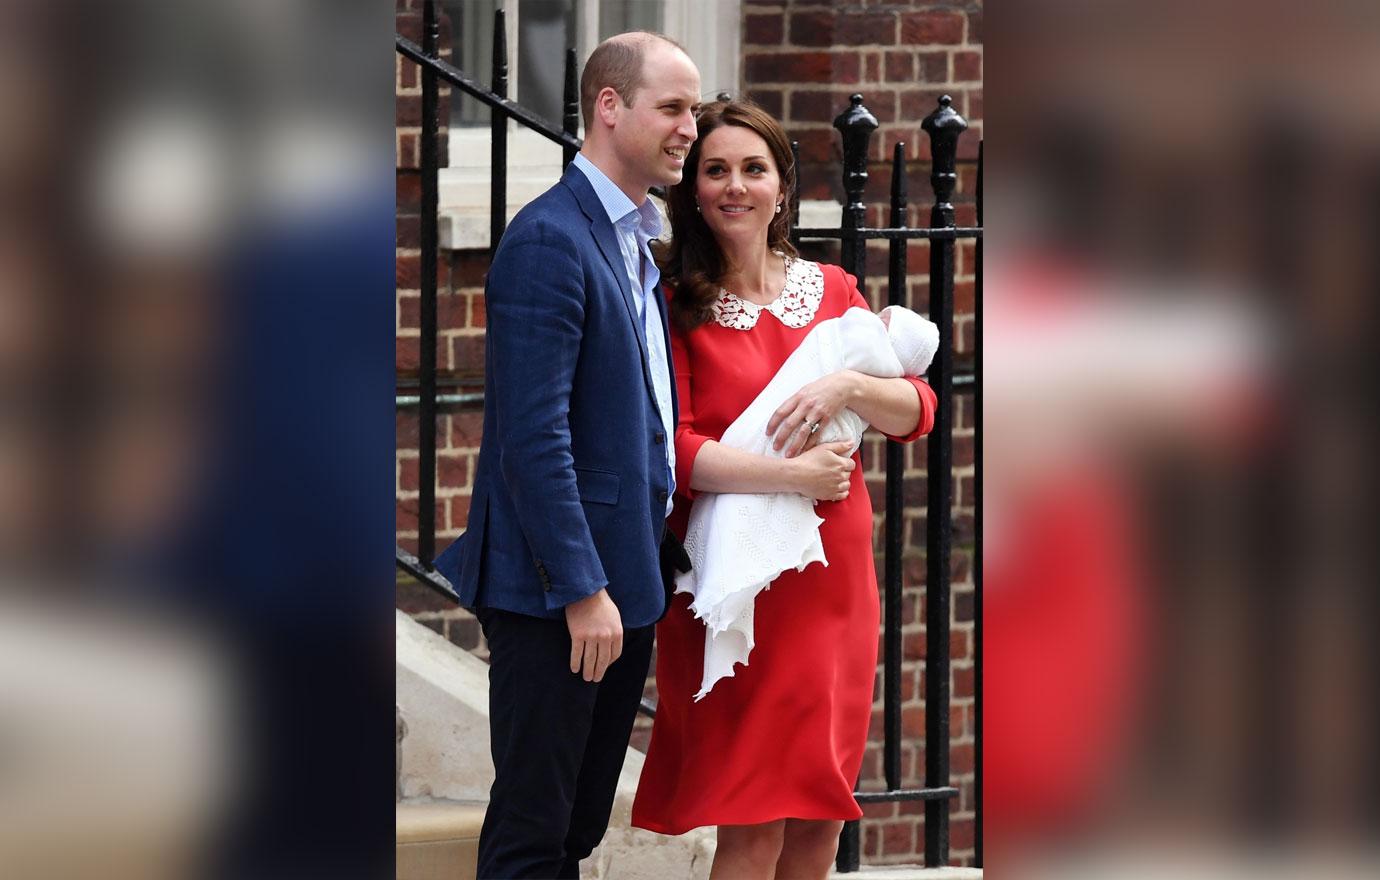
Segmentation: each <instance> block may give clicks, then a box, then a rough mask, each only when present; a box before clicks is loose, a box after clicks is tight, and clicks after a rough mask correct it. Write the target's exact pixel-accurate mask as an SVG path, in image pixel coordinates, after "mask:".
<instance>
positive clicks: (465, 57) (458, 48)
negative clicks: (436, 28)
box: [441, 0, 497, 125]
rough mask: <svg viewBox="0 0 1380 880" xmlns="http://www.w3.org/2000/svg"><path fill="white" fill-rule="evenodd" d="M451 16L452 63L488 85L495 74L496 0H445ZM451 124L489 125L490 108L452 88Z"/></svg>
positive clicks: (443, 5) (443, 3)
mask: <svg viewBox="0 0 1380 880" xmlns="http://www.w3.org/2000/svg"><path fill="white" fill-rule="evenodd" d="M441 5H442V7H443V8H444V9H445V11H446V14H447V15H449V16H450V32H451V42H452V46H453V50H454V53H453V55H452V56H451V64H454V65H455V66H456V67H458V68H460V69H461V70H463V71H464V72H465V73H466V74H468V75H469V76H471V77H473V78H474V79H475V81H476V82H478V83H479V84H480V85H483V86H485V87H487V86H489V85H490V84H491V82H492V77H493V63H494V62H493V57H494V9H495V8H496V7H497V2H496V0H443V2H442V4H441ZM450 124H451V125H488V124H489V109H488V108H487V107H485V106H484V105H483V104H481V103H479V102H478V101H476V100H475V99H473V98H470V97H465V96H464V93H463V92H461V91H460V90H459V89H452V90H451V99H450Z"/></svg>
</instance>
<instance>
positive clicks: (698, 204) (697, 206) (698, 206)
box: [695, 202, 700, 213]
mask: <svg viewBox="0 0 1380 880" xmlns="http://www.w3.org/2000/svg"><path fill="white" fill-rule="evenodd" d="M699 210H700V203H699V202H695V211H696V213H698V212H699Z"/></svg>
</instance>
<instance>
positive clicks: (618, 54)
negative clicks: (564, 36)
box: [580, 31, 689, 131]
mask: <svg viewBox="0 0 1380 880" xmlns="http://www.w3.org/2000/svg"><path fill="white" fill-rule="evenodd" d="M657 41H660V42H662V43H665V44H667V45H668V46H673V47H675V48H677V49H679V50H680V51H682V52H685V47H684V46H682V45H681V44H680V43H677V42H676V41H675V40H673V39H671V38H670V37H668V36H666V35H665V34H658V33H655V32H653V31H630V32H628V33H626V34H618V35H617V36H613V37H609V38H608V39H607V40H605V41H604V42H602V43H600V44H599V45H598V46H597V47H595V49H594V51H593V52H592V53H591V54H590V56H589V60H588V61H586V62H585V69H584V71H583V72H582V73H581V74H580V114H581V115H582V116H583V117H584V120H585V131H589V129H590V128H591V127H592V126H593V124H594V99H595V98H597V97H598V96H599V93H600V92H601V91H603V90H604V89H606V88H610V89H613V90H614V91H615V92H617V93H618V96H619V97H620V98H622V99H623V104H624V106H627V107H631V106H632V103H633V96H634V95H636V94H637V90H638V89H640V88H642V69H643V60H644V59H645V57H646V55H647V48H648V47H649V46H651V45H652V44H653V43H654V42H657ZM686 54H687V55H689V53H688V52H686Z"/></svg>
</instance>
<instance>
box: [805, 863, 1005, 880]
mask: <svg viewBox="0 0 1380 880" xmlns="http://www.w3.org/2000/svg"><path fill="white" fill-rule="evenodd" d="M829 877H830V880H982V869H981V868H923V867H921V866H919V865H879V866H868V865H864V866H863V867H862V870H860V871H853V872H851V873H849V874H840V873H838V872H837V871H835V872H834V873H832V874H830V875H829Z"/></svg>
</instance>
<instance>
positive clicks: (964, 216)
mask: <svg viewBox="0 0 1380 880" xmlns="http://www.w3.org/2000/svg"><path fill="white" fill-rule="evenodd" d="M420 6H421V3H420V0H398V29H399V33H402V34H403V35H404V36H408V37H409V38H411V39H414V40H416V41H418V42H420V40H421V21H420V19H421V15H420ZM442 25H443V32H442V45H443V46H444V45H446V44H447V42H448V34H447V31H448V28H447V27H446V23H445V22H444V21H443V22H442ZM743 56H744V57H743V61H744V64H743V76H744V81H743V83H742V85H743V91H744V92H746V93H747V94H750V95H751V96H752V97H754V98H756V99H757V100H758V101H760V102H761V103H762V104H764V105H765V106H766V107H767V108H768V109H769V110H771V111H772V112H774V113H777V114H779V116H780V118H781V119H782V120H783V122H784V123H785V125H786V128H787V131H788V132H789V133H790V134H791V136H792V137H793V138H796V139H798V140H799V141H800V142H801V156H802V169H801V180H802V198H806V199H834V200H836V201H841V200H842V196H843V187H842V176H841V165H840V160H841V150H840V148H839V139H838V134H837V132H835V131H834V129H833V128H832V125H831V123H832V121H833V118H834V117H835V116H836V115H837V114H838V113H839V112H840V111H842V110H843V109H844V108H845V107H846V106H847V105H848V96H849V95H850V94H852V93H853V92H861V93H862V94H863V96H864V100H865V104H866V106H867V107H868V108H869V109H870V110H872V112H873V113H874V114H875V115H876V116H877V118H878V120H879V122H880V123H881V126H880V128H879V129H878V131H877V132H876V133H875V134H874V136H873V140H872V157H873V162H872V163H871V166H870V168H869V171H870V179H869V181H868V186H867V190H866V201H867V202H868V204H869V215H868V223H869V224H870V225H883V224H884V221H885V220H886V219H887V209H886V200H887V198H888V187H889V183H890V179H891V170H890V156H891V147H892V145H893V144H894V143H895V142H896V141H897V140H902V141H905V143H906V145H907V147H906V157H907V162H906V166H907V168H906V170H907V182H908V190H909V193H910V202H911V207H910V209H909V213H908V223H910V224H911V225H917V226H922V225H928V220H929V207H930V204H931V203H932V202H933V192H932V190H931V188H930V183H929V174H930V166H929V139H928V138H927V137H926V136H925V135H924V133H923V132H922V131H921V130H920V121H921V119H923V117H924V116H925V115H926V114H928V113H929V112H930V111H931V110H933V109H934V107H935V106H936V102H937V100H938V98H939V96H940V95H942V94H948V95H951V96H952V97H953V100H954V104H953V106H954V108H955V109H956V110H958V111H959V113H961V114H962V115H963V116H964V117H965V118H966V119H967V120H968V122H969V125H970V127H969V130H968V131H967V132H966V133H965V134H964V136H963V137H962V138H961V139H960V142H959V156H960V163H959V184H958V189H957V192H956V193H955V196H954V205H955V210H956V214H957V222H958V223H959V224H960V225H975V224H976V210H975V205H974V203H973V193H974V192H975V181H976V162H975V159H976V156H977V143H978V141H979V140H980V139H981V129H982V4H981V3H980V2H974V3H960V4H935V3H919V2H916V3H903V2H893V3H885V2H883V3H867V4H863V3H851V4H836V5H835V4H828V3H817V2H791V3H780V2H757V0H745V2H744V3H743ZM397 91H398V252H397V253H398V267H397V288H398V292H397V295H398V317H397V320H398V327H397V329H398V344H397V370H398V375H399V377H400V378H404V379H405V378H408V377H415V375H416V371H417V366H418V332H419V331H418V326H419V324H418V306H419V291H418V289H417V288H418V278H419V274H420V252H419V250H418V229H419V216H418V207H419V202H420V179H419V176H418V172H417V170H416V166H417V153H416V134H417V132H418V129H417V125H418V124H419V120H420V100H421V98H420V95H421V90H420V86H419V83H418V82H417V80H416V77H415V67H414V66H413V65H412V64H411V63H410V62H406V61H403V60H401V59H400V60H399V66H398V82H397ZM414 104H415V107H414ZM442 118H443V119H444V118H445V116H444V113H443V115H442ZM441 155H442V157H444V155H445V147H444V143H443V145H442V147H441ZM883 157H885V159H884V158H883ZM885 253H886V246H885V245H884V244H880V243H877V244H874V245H873V246H872V248H871V250H870V252H869V258H868V266H869V278H868V283H867V292H868V295H869V298H870V299H871V300H872V303H873V305H874V306H878V305H880V304H882V303H884V301H885V296H886V293H885V290H884V285H885V281H886V278H885V275H886V272H885V268H886V256H885ZM807 255H809V256H812V257H814V258H817V259H827V260H830V261H833V262H837V259H838V246H837V244H834V245H824V246H820V245H812V246H810V247H808V248H807ZM908 259H909V266H910V270H911V274H910V276H909V277H908V282H907V287H908V295H909V303H910V304H911V305H912V306H913V307H915V308H917V309H919V310H921V311H924V310H925V308H926V305H927V298H928V277H927V275H926V272H927V270H928V266H929V246H928V244H927V243H924V242H919V243H912V244H911V245H910V246H909V256H908ZM973 267H974V250H973V247H972V243H971V242H967V243H963V244H961V245H960V247H959V249H958V258H957V272H958V274H957V278H956V285H955V311H956V316H955V326H956V330H957V341H958V355H959V357H958V361H959V364H960V367H962V366H963V365H964V363H965V361H967V362H970V361H971V352H972V338H973V337H972V333H973V317H972V309H973V296H974V290H973ZM486 268H487V252H483V251H456V252H450V253H445V252H443V254H442V257H441V259H440V264H439V265H438V285H439V291H438V293H439V297H438V300H439V302H438V308H439V316H438V317H439V325H440V328H441V336H440V339H439V340H438V346H437V352H438V354H437V360H438V367H439V368H440V369H441V371H442V375H443V377H452V378H455V379H459V380H462V381H470V382H473V381H481V380H482V366H483V332H484V331H483V326H484V323H483V322H484V302H483V284H484V272H485V271H486ZM954 415H955V437H954V478H955V485H954V508H953V515H954V546H953V551H952V565H951V575H952V586H953V590H954V594H953V603H952V607H953V612H952V619H951V625H952V630H953V635H952V638H951V640H950V646H951V650H950V653H951V657H952V660H953V664H954V666H953V671H952V680H951V692H952V707H951V711H950V736H951V750H950V761H951V766H952V774H953V784H954V785H956V786H957V787H958V788H959V789H960V791H961V796H960V798H959V799H958V800H957V801H956V802H955V803H954V804H953V809H952V812H951V842H952V855H953V861H954V863H956V864H968V863H970V861H971V858H972V856H973V834H974V822H973V795H974V774H973V762H974V734H975V723H974V722H975V717H974V705H973V704H974V700H973V684H974V667H973V660H974V653H973V652H974V636H973V607H974V602H973V600H974V595H973V582H972V541H973V500H974V496H973V491H974V482H973V473H974V470H973V412H972V405H971V399H970V398H965V397H963V396H956V398H955V413H954ZM481 427H482V416H481V414H480V413H478V412H474V411H454V410H450V411H443V413H442V415H441V416H440V417H439V420H438V430H437V442H438V446H439V450H438V456H439V457H438V462H437V506H436V523H437V532H438V535H437V545H438V548H439V547H444V546H445V545H446V544H447V543H448V542H449V540H450V539H452V538H453V537H455V536H457V535H458V534H459V533H460V531H461V530H462V529H463V526H464V523H465V520H466V516H467V514H468V505H469V492H470V486H471V481H472V480H473V475H474V465H475V456H476V454H477V452H478V446H479V437H480V430H481ZM397 444H398V462H397V467H398V473H397V479H398V495H397V497H398V508H397V532H398V540H399V543H400V544H401V545H402V546H404V547H405V548H407V549H409V550H413V551H415V549H416V534H417V532H416V528H417V453H416V444H417V411H416V409H406V408H402V409H399V410H398V415H397ZM865 459H866V464H867V468H868V470H867V479H868V486H869V490H870V491H871V493H872V498H873V502H874V506H875V507H877V508H878V509H879V510H880V509H881V508H882V507H883V498H884V475H883V470H882V468H883V467H884V464H883V462H884V461H885V455H884V452H883V441H882V440H881V438H880V437H877V436H875V435H874V436H871V437H869V439H868V440H867V449H866V452H865ZM924 462H925V444H924V442H923V441H922V442H920V443H917V444H914V445H913V446H912V447H910V451H909V452H908V455H907V484H906V487H907V491H906V510H905V517H906V528H905V532H904V534H905V565H904V579H903V583H904V599H903V608H902V622H903V628H902V631H903V636H904V648H903V653H904V664H903V670H902V696H903V700H904V708H903V728H904V731H905V733H906V737H905V740H904V742H903V747H902V769H903V777H904V778H903V780H902V784H903V786H905V787H907V788H910V787H919V786H921V785H922V784H923V767H924V741H923V733H924V713H925V707H924V703H923V694H924V669H923V666H924V664H923V655H924V642H925V621H924V593H923V584H924V578H925V571H924V569H925V565H924V556H923V552H924V543H925V539H924V515H925V507H924V503H925V498H924V486H925V473H924ZM882 525H883V523H882V514H881V513H879V514H878V516H877V531H876V535H877V542H878V543H877V550H878V553H879V554H880V551H881V545H880V541H881V535H882V534H883V531H882ZM880 566H881V558H880V556H879V557H878V569H879V570H878V574H879V577H880V574H881V572H880ZM398 607H399V608H402V609H404V610H405V611H408V612H409V613H412V614H414V615H416V616H417V618H418V619H419V620H421V621H422V622H424V623H426V624H427V625H429V626H431V627H433V628H434V629H436V630H437V631H438V632H441V633H442V634H443V635H446V636H447V637H448V638H450V639H451V640H452V641H453V642H455V643H456V644H459V645H461V646H462V647H464V648H467V649H477V650H478V652H479V653H480V654H481V655H483V653H484V646H483V643H482V638H481V637H480V634H479V632H478V627H477V625H476V624H475V622H474V620H473V618H471V617H470V616H469V615H468V614H466V613H465V612H463V611H460V610H456V609H453V608H451V607H450V606H449V604H448V603H446V602H445V601H444V600H442V599H440V598H439V597H437V596H435V594H433V593H431V592H430V591H429V590H427V589H426V588H424V587H421V586H419V585H416V584H415V583H413V582H411V581H410V579H408V578H406V577H402V578H400V579H399V586H398ZM877 693H878V696H879V699H878V700H877V703H876V707H875V712H874V724H873V730H872V734H873V736H872V739H873V741H872V743H871V745H869V747H868V751H867V753H866V756H865V759H864V763H863V779H862V782H863V785H864V786H865V787H867V788H879V787H882V775H881V751H880V735H881V701H880V673H879V680H878V688H877ZM648 695H649V696H653V697H654V696H655V688H654V686H653V685H652V684H651V683H650V682H649V684H648ZM648 728H649V725H648V724H647V723H646V719H639V729H638V730H637V731H635V732H634V737H633V743H634V745H636V746H639V747H641V748H645V746H646V741H647V734H648ZM865 812H866V818H865V819H864V822H863V841H862V842H863V861H864V862H865V863H871V864H887V863H914V862H917V861H919V859H920V855H921V853H923V847H924V835H923V827H922V826H923V821H922V819H923V812H924V811H923V807H922V805H921V804H919V803H902V804H879V805H869V806H868V807H867V808H866V811H865Z"/></svg>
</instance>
